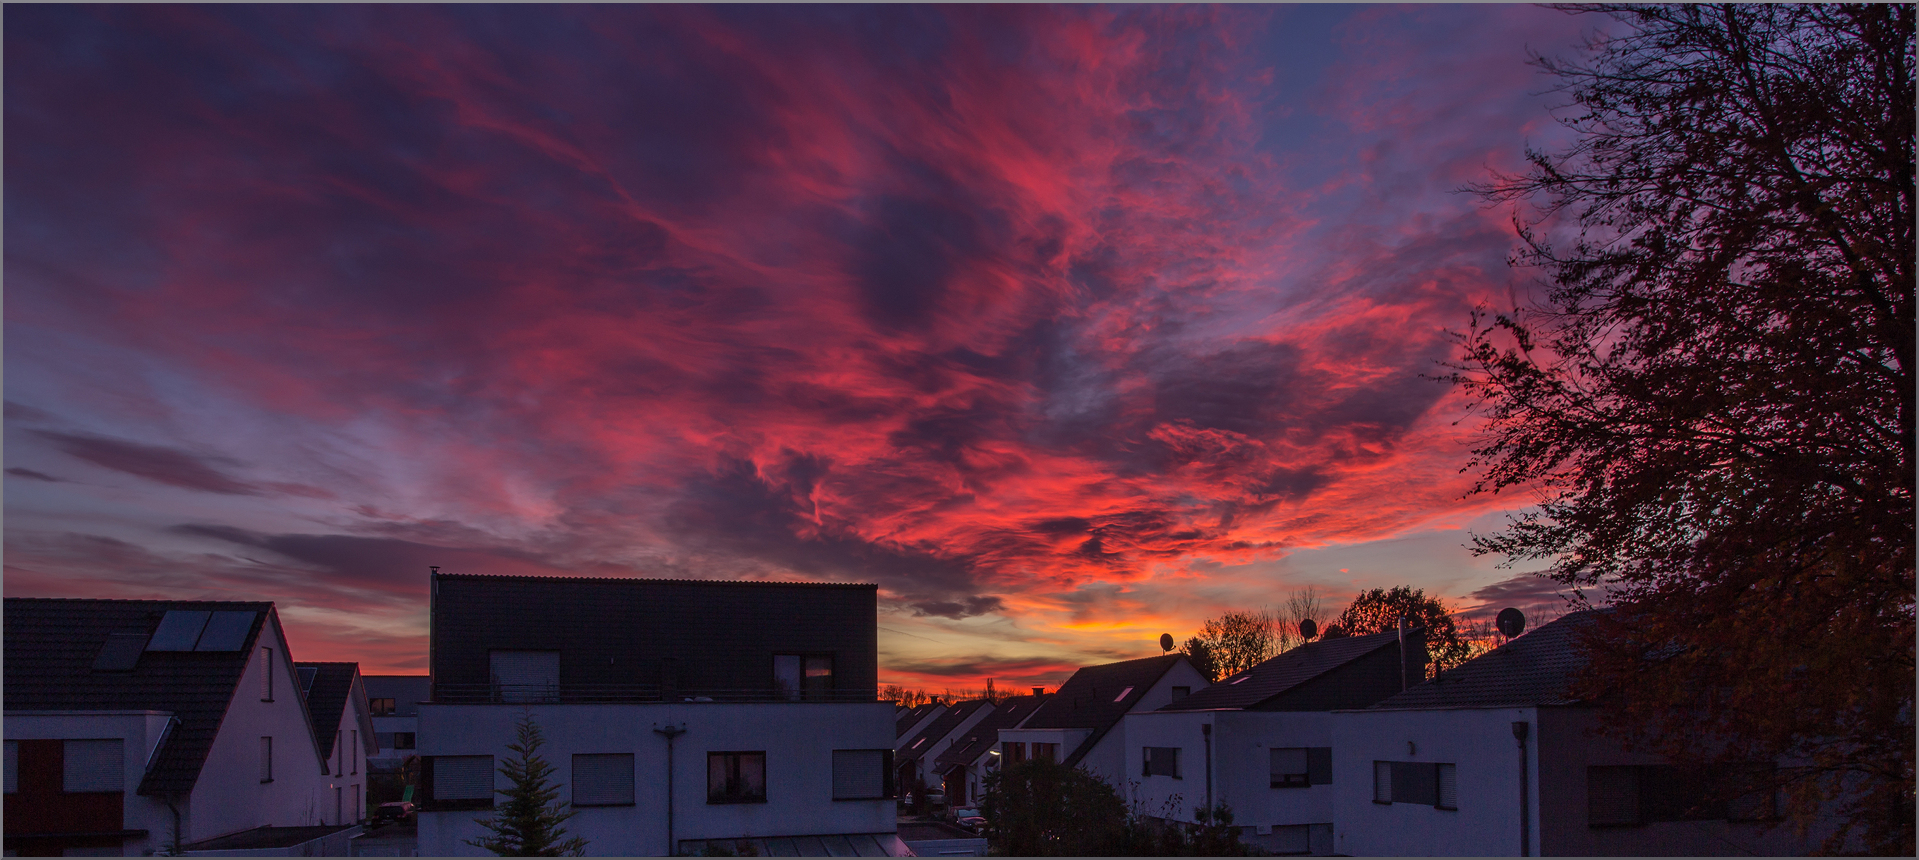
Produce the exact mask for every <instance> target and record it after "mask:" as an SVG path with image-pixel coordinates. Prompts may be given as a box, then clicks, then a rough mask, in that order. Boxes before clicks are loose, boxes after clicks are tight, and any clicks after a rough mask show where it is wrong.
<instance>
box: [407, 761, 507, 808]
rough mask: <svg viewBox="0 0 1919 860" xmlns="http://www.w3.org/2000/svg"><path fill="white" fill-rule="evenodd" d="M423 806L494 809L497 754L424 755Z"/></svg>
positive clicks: (421, 762) (422, 778)
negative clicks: (495, 755)
mask: <svg viewBox="0 0 1919 860" xmlns="http://www.w3.org/2000/svg"><path fill="white" fill-rule="evenodd" d="M420 797H421V803H420V808H422V809H426V810H429V811H433V810H460V809H491V808H492V807H493V757H492V756H490V755H436V756H425V757H422V758H421V759H420Z"/></svg>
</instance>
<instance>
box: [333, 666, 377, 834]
mask: <svg viewBox="0 0 1919 860" xmlns="http://www.w3.org/2000/svg"><path fill="white" fill-rule="evenodd" d="M379 753H380V746H379V741H378V738H377V736H376V735H375V727H374V725H373V716H372V714H371V713H369V712H368V709H367V697H366V687H365V685H364V684H363V683H362V681H361V678H360V675H359V673H357V672H356V673H354V675H353V687H352V689H350V690H348V691H347V700H346V705H345V707H344V708H343V709H342V711H341V714H340V726H339V728H338V729H336V730H335V735H334V738H333V756H332V758H330V759H329V760H328V761H327V763H326V770H327V774H328V778H327V784H326V788H325V789H324V791H323V797H322V805H323V808H322V810H321V814H322V818H323V821H322V822H321V823H324V824H354V823H357V822H360V821H363V820H365V819H366V816H367V809H366V786H367V774H368V773H369V760H370V759H372V758H374V757H375V756H377V755H379Z"/></svg>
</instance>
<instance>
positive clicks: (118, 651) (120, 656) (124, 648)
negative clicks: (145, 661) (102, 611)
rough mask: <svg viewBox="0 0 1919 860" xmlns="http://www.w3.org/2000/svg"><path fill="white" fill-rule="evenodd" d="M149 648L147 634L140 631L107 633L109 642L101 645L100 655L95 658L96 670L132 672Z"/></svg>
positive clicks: (94, 665)
mask: <svg viewBox="0 0 1919 860" xmlns="http://www.w3.org/2000/svg"><path fill="white" fill-rule="evenodd" d="M146 650H147V634H145V633H141V632H139V631H124V632H120V633H109V634H107V644H106V645H104V646H101V648H100V655H99V656H98V657H95V658H94V660H93V671H95V672H131V671H133V667H134V666H135V665H137V664H138V663H139V662H140V655H141V654H142V653H144V652H145V651H146Z"/></svg>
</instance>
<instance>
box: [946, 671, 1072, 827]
mask: <svg viewBox="0 0 1919 860" xmlns="http://www.w3.org/2000/svg"><path fill="white" fill-rule="evenodd" d="M1035 689H1039V690H1043V689H1045V688H1044V687H1036V688H1035ZM1046 699H1047V697H1046V695H1045V694H1043V693H1034V694H1033V695H1031V696H1009V697H1007V698H1006V699H1005V700H1003V701H1001V702H1000V703H999V705H998V706H996V707H995V708H994V709H993V713H992V714H990V715H988V716H987V717H986V718H985V719H983V720H980V721H979V722H978V723H977V724H975V725H974V726H973V728H972V729H971V730H970V731H963V732H959V733H958V736H959V737H958V740H955V741H954V742H953V743H952V744H951V745H949V746H948V747H947V748H946V751H944V752H942V753H940V754H939V758H938V759H936V760H935V761H934V763H933V773H935V774H938V775H939V777H940V782H941V784H942V785H943V786H944V788H945V790H946V802H947V803H948V804H950V805H952V806H963V805H972V804H976V803H979V801H980V797H981V796H982V795H984V794H985V792H986V774H987V773H989V772H991V771H993V770H995V769H997V768H998V766H999V760H1000V758H1002V757H1003V755H1004V754H1003V752H1002V751H1001V750H1000V748H999V746H1000V744H999V733H1000V729H1016V728H1019V727H1020V726H1021V725H1024V724H1025V722H1026V720H1027V718H1029V717H1031V716H1032V715H1033V713H1034V712H1035V711H1037V710H1039V706H1040V705H1041V704H1043V703H1044V702H1045V701H1046Z"/></svg>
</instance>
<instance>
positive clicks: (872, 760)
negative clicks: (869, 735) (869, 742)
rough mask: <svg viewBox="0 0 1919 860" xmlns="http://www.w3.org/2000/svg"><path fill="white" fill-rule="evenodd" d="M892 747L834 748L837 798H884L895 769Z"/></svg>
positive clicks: (889, 792)
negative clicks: (866, 748)
mask: <svg viewBox="0 0 1919 860" xmlns="http://www.w3.org/2000/svg"><path fill="white" fill-rule="evenodd" d="M892 760H893V751H892V750H834V751H833V799H834V800H882V799H885V798H887V797H891V796H892V792H891V791H889V790H888V788H889V786H888V783H889V781H890V780H889V779H888V777H889V776H890V775H891V773H892V770H893V765H892Z"/></svg>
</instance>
